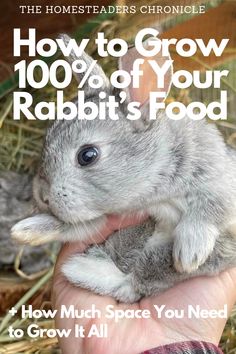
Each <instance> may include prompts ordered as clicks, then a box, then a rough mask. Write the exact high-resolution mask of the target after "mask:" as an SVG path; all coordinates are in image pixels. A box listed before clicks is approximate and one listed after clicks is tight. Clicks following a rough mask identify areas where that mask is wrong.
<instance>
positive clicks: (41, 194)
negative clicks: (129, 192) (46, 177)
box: [39, 188, 49, 207]
mask: <svg viewBox="0 0 236 354" xmlns="http://www.w3.org/2000/svg"><path fill="white" fill-rule="evenodd" d="M39 197H40V200H41V203H42V204H44V205H45V207H48V206H49V196H48V195H47V193H46V192H45V190H44V189H42V188H41V189H40V192H39Z"/></svg>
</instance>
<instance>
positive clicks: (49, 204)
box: [12, 35, 236, 302]
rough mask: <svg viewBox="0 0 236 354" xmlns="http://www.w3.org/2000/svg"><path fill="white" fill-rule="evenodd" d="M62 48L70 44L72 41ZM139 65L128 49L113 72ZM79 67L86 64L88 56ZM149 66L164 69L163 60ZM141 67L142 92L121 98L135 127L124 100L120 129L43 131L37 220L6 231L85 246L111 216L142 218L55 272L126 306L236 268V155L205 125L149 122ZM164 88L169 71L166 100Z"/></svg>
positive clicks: (102, 125)
mask: <svg viewBox="0 0 236 354" xmlns="http://www.w3.org/2000/svg"><path fill="white" fill-rule="evenodd" d="M62 38H63V39H64V41H65V43H66V44H67V43H68V40H69V37H68V36H66V35H63V36H62ZM147 45H148V44H147ZM138 57H140V54H138V53H137V51H136V49H135V48H132V49H130V50H129V51H128V53H127V54H126V55H125V56H124V57H123V58H121V59H120V67H121V68H122V69H124V70H127V71H130V70H131V68H132V64H133V61H134V60H135V59H136V58H138ZM76 59H78V58H76V57H75V55H72V56H71V57H70V58H69V61H70V62H73V61H74V60H76ZM79 59H83V60H84V61H85V62H86V64H87V65H90V64H91V62H92V58H90V57H89V56H88V55H87V54H83V55H82V57H81V58H79ZM149 59H150V58H149ZM152 59H153V58H152ZM154 59H155V60H156V61H157V62H158V64H159V65H162V63H163V62H164V61H165V60H167V59H168V58H166V57H161V55H158V56H156V57H155V58H154ZM145 60H146V59H145ZM145 60H144V65H143V67H142V69H143V76H142V80H141V86H140V88H139V89H133V88H132V87H129V88H128V89H127V95H128V97H129V99H130V100H132V101H139V102H140V103H141V113H142V116H141V118H140V119H139V120H138V121H129V120H127V119H126V114H127V104H128V100H127V101H126V102H125V103H123V104H122V105H121V106H120V108H119V111H118V114H119V120H111V119H109V118H107V119H106V120H99V119H95V120H92V121H90V120H79V119H77V118H75V119H73V120H70V121H69V120H68V121H67V120H63V121H56V122H55V123H54V124H53V125H52V126H51V127H50V128H49V129H48V131H47V134H46V139H45V144H44V149H43V153H42V161H41V165H40V168H39V172H38V174H37V176H36V177H35V179H34V197H35V200H36V202H37V204H38V207H39V208H40V209H41V210H42V214H38V215H36V216H32V217H30V218H27V219H25V220H23V221H21V222H19V223H17V224H16V225H15V226H14V227H13V229H12V235H13V237H14V239H16V240H17V241H19V242H23V243H31V244H33V245H38V244H41V243H44V242H48V241H52V240H60V241H78V240H81V241H83V240H85V239H86V238H88V237H89V236H91V235H92V234H94V232H97V231H98V230H99V229H100V228H101V227H102V226H103V225H104V223H105V222H106V215H108V214H111V213H112V214H114V213H117V214H123V213H127V212H128V213H130V212H138V213H139V212H140V213H145V214H146V213H148V215H150V219H149V220H148V221H147V222H146V223H144V224H143V225H141V226H136V227H130V228H127V229H124V230H120V231H117V232H115V233H114V234H113V235H112V236H111V237H110V238H109V239H108V240H107V241H106V242H105V243H103V244H101V245H94V246H91V247H90V248H88V250H87V251H86V252H85V253H84V254H75V255H74V256H73V257H71V258H70V259H68V261H67V262H66V263H65V264H64V266H63V269H62V271H63V273H64V274H65V276H66V277H67V278H68V279H69V280H70V281H71V282H72V283H74V284H76V285H78V286H82V287H85V288H87V289H90V290H93V291H95V292H96V293H98V294H102V295H111V296H113V297H115V298H116V299H117V300H119V301H124V302H133V301H136V300H138V299H140V298H141V297H143V296H148V295H152V294H155V293H158V292H160V291H163V290H165V289H167V288H169V287H171V286H173V285H174V284H176V283H178V282H180V281H182V280H184V279H187V278H191V277H194V276H197V275H213V274H217V273H218V272H220V271H222V270H223V269H226V268H228V267H232V266H235V265H236V183H235V181H236V152H235V151H234V150H233V149H231V148H230V147H228V146H226V144H225V142H224V140H223V138H222V136H221V135H220V133H219V132H218V130H217V129H216V127H215V126H214V125H213V124H208V123H207V122H206V121H205V120H200V121H193V120H191V119H189V118H188V117H186V118H184V119H182V120H180V121H174V120H171V119H169V118H167V117H166V116H165V113H163V112H162V113H158V115H157V119H155V120H152V122H150V120H149V119H148V113H149V112H148V106H149V102H148V100H147V97H148V96H149V92H150V91H151V90H154V91H157V90H158V89H156V88H155V89H153V87H156V78H155V75H154V74H153V75H150V70H149V69H148V66H147V65H146V61H145ZM94 74H95V75H100V76H101V77H102V78H103V87H102V88H101V90H103V91H105V92H106V93H107V95H115V94H118V92H117V90H114V89H113V88H112V87H111V86H110V84H109V80H108V79H107V78H106V76H105V74H104V72H103V70H102V69H101V67H100V66H98V65H96V66H95V68H94V70H93V72H91V75H94ZM82 77H83V74H79V75H78V80H81V79H82ZM170 84H171V71H170V70H169V71H168V73H167V75H166V76H165V88H164V91H166V92H167V91H168V88H169V86H170ZM84 90H85V97H86V100H89V101H92V102H95V103H96V104H99V97H98V90H96V89H92V88H90V87H89V86H88V84H85V86H84ZM162 90H163V89H162Z"/></svg>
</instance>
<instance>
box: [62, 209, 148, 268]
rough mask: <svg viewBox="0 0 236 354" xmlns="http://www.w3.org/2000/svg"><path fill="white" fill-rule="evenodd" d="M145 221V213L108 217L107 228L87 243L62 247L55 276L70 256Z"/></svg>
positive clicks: (92, 236)
mask: <svg viewBox="0 0 236 354" xmlns="http://www.w3.org/2000/svg"><path fill="white" fill-rule="evenodd" d="M145 219H147V215H145V214H143V213H142V214H141V213H136V214H126V215H109V216H107V222H106V224H105V226H104V227H103V228H102V230H99V231H98V232H97V234H96V235H91V237H90V239H89V240H88V242H87V243H83V242H72V243H66V244H65V245H63V246H62V248H61V251H60V253H59V255H58V258H57V262H56V266H55V274H58V272H59V271H60V268H61V266H62V264H63V263H64V262H65V260H66V259H67V258H68V257H69V256H70V255H72V254H75V253H77V252H84V251H85V249H86V248H87V247H88V245H89V244H92V243H101V242H103V241H104V240H105V239H106V238H107V237H108V236H110V235H111V234H112V233H113V232H114V231H116V230H119V229H122V228H126V227H129V226H134V225H137V224H140V223H141V222H143V221H144V220H145Z"/></svg>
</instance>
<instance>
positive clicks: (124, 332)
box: [53, 223, 236, 354]
mask: <svg viewBox="0 0 236 354" xmlns="http://www.w3.org/2000/svg"><path fill="white" fill-rule="evenodd" d="M128 224H129V223H128ZM125 226H127V224H126V225H125ZM110 232H111V230H106V232H104V233H103V235H104V236H105V237H107V236H108V234H109V233H110ZM84 248H85V246H82V245H81V244H80V245H75V244H73V245H69V246H65V247H64V248H63V249H62V251H61V253H60V255H59V257H58V262H57V266H56V271H55V276H54V282H53V303H54V308H56V309H60V307H61V305H65V306H66V307H69V306H70V305H73V306H74V308H75V309H78V310H79V311H80V310H86V309H90V308H91V306H92V304H94V305H95V306H96V308H97V309H99V310H100V311H101V313H102V314H105V312H106V310H105V309H106V306H108V305H114V309H122V310H125V309H134V310H135V309H148V310H150V312H151V314H152V316H151V318H149V319H146V318H142V319H122V320H119V322H118V323H115V321H114V320H113V319H107V318H105V317H103V318H101V319H86V318H82V319H71V318H69V319H65V318H64V319H61V318H60V316H58V317H57V319H56V327H57V328H60V329H62V328H65V329H71V328H72V329H73V328H74V326H75V324H78V325H80V326H83V327H84V328H85V338H75V336H74V335H73V332H72V335H71V336H70V337H69V338H63V339H60V345H61V348H62V350H63V353H64V354H67V353H73V354H74V353H75V354H77V353H78V354H80V353H96V354H100V353H102V354H118V353H123V354H134V353H140V352H142V351H144V350H147V349H150V348H153V347H157V346H160V345H164V344H167V343H171V342H176V341H186V340H194V339H195V340H203V341H209V342H212V343H215V344H218V342H219V339H220V336H221V334H222V331H223V328H224V325H225V322H226V319H220V318H216V319H211V318H206V319H204V318H200V319H194V318H192V319H191V318H188V317H187V316H186V315H185V317H184V318H181V319H178V318H172V319H167V318H166V317H165V316H164V315H163V316H162V317H161V318H157V313H156V310H155V309H154V305H157V306H161V305H163V304H164V305H166V309H176V310H181V309H183V310H185V314H186V312H187V308H188V305H192V306H197V305H200V308H201V309H208V310H212V309H214V310H220V309H222V308H223V306H224V304H228V309H229V310H230V308H231V307H232V306H233V304H234V301H235V298H236V287H235V280H236V269H231V270H229V271H227V272H224V273H222V274H221V275H219V276H217V277H212V278H209V277H208V278H207V277H201V278H195V279H191V280H188V281H186V282H184V283H182V284H179V285H177V286H175V287H174V288H172V289H169V290H167V291H166V292H164V293H163V294H160V295H158V296H154V297H151V298H146V299H143V300H141V301H140V302H139V303H135V304H132V305H128V304H122V303H121V304H119V303H117V302H116V301H115V300H114V299H113V298H111V297H102V296H99V295H96V294H93V293H92V292H89V291H87V290H84V289H80V288H76V287H74V286H73V285H71V284H70V283H68V281H67V280H66V279H65V278H64V277H63V275H62V274H61V273H60V268H61V265H62V263H64V261H65V260H66V259H67V258H68V256H69V255H71V254H73V253H74V252H75V251H79V252H81V251H83V250H84ZM78 271H79V270H78ZM92 323H96V324H97V325H99V324H104V323H107V324H108V338H98V337H96V336H93V337H90V338H86V333H88V330H89V328H90V327H91V325H92Z"/></svg>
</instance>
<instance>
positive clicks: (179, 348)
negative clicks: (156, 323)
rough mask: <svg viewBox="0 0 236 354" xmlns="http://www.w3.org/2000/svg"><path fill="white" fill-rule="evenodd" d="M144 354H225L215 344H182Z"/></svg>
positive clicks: (193, 342) (158, 348) (147, 351)
mask: <svg viewBox="0 0 236 354" xmlns="http://www.w3.org/2000/svg"><path fill="white" fill-rule="evenodd" d="M142 354H223V352H222V350H221V349H219V348H218V347H216V346H215V345H214V344H211V343H206V342H196V341H191V342H180V343H172V344H168V345H164V346H161V347H157V348H154V349H150V350H146V351H145V352H143V353H142Z"/></svg>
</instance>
